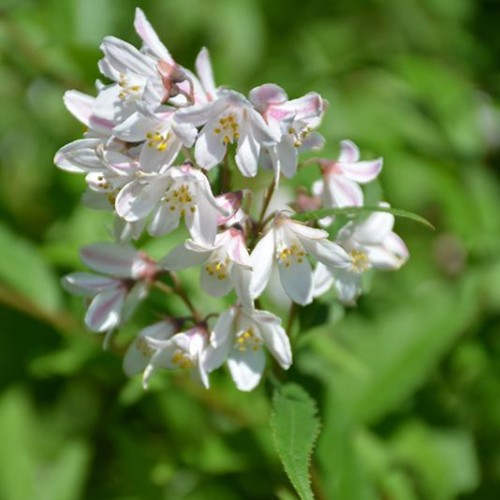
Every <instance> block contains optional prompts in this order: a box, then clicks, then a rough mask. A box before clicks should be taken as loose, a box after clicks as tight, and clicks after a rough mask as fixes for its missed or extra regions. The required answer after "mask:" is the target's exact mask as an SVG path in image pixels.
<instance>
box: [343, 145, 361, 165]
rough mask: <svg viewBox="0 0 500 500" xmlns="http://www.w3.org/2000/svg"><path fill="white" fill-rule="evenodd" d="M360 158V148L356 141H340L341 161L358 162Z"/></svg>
mask: <svg viewBox="0 0 500 500" xmlns="http://www.w3.org/2000/svg"><path fill="white" fill-rule="evenodd" d="M358 160H359V149H358V146H356V144H354V142H352V141H349V140H344V141H340V155H339V159H338V162H339V163H356V162H357V161H358Z"/></svg>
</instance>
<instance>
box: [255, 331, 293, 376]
mask: <svg viewBox="0 0 500 500" xmlns="http://www.w3.org/2000/svg"><path fill="white" fill-rule="evenodd" d="M259 330H260V333H261V335H262V339H263V340H264V343H265V344H266V347H267V348H268V349H269V352H270V353H271V354H272V355H273V356H274V358H275V359H276V361H277V362H278V363H279V365H280V366H281V368H283V369H285V370H287V369H288V368H290V366H291V364H292V348H291V346H290V340H289V339H288V335H287V334H286V332H285V329H284V328H283V327H282V326H281V325H279V324H278V325H276V324H272V323H267V322H266V323H259Z"/></svg>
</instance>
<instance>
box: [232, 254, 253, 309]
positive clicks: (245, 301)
mask: <svg viewBox="0 0 500 500" xmlns="http://www.w3.org/2000/svg"><path fill="white" fill-rule="evenodd" d="M231 281H232V282H233V284H234V289H235V291H236V295H238V298H239V299H240V302H241V305H242V306H243V308H244V309H246V310H247V311H251V310H252V309H253V308H254V306H253V299H252V294H251V291H250V285H251V283H252V271H251V270H250V269H248V268H245V267H242V266H239V265H238V264H233V266H232V268H231Z"/></svg>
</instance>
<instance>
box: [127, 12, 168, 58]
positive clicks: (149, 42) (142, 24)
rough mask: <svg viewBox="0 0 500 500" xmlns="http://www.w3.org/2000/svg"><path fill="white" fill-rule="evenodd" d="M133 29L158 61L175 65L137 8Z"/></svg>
mask: <svg viewBox="0 0 500 500" xmlns="http://www.w3.org/2000/svg"><path fill="white" fill-rule="evenodd" d="M134 28H135V31H136V32H137V34H138V35H139V36H140V37H141V39H142V41H143V42H144V44H145V45H146V46H147V47H148V49H149V50H151V52H152V53H153V54H154V55H155V56H156V57H158V59H161V60H162V61H166V62H168V63H170V64H175V63H174V60H173V59H172V56H171V55H170V52H169V51H168V50H167V48H166V47H165V45H163V43H161V41H160V39H159V38H158V35H157V34H156V31H155V30H154V29H153V27H152V26H151V24H150V23H149V21H148V20H147V19H146V16H145V15H144V12H143V11H142V10H141V9H139V7H137V8H136V9H135V19H134Z"/></svg>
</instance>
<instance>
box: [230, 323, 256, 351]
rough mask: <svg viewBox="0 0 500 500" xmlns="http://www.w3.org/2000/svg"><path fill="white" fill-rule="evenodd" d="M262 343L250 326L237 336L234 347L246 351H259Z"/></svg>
mask: <svg viewBox="0 0 500 500" xmlns="http://www.w3.org/2000/svg"><path fill="white" fill-rule="evenodd" d="M261 344H262V340H261V339H260V338H259V337H257V335H255V333H254V331H253V330H252V329H251V328H249V329H248V330H245V331H244V332H243V333H241V334H240V335H238V336H237V337H236V341H235V343H234V347H235V349H237V350H238V351H240V352H245V351H246V350H247V349H252V351H258V350H259V349H260V345H261Z"/></svg>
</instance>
